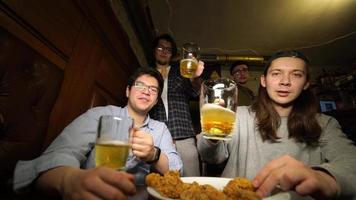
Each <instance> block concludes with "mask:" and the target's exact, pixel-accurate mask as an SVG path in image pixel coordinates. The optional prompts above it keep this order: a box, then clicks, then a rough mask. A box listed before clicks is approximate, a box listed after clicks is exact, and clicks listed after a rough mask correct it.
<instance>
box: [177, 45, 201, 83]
mask: <svg viewBox="0 0 356 200" xmlns="http://www.w3.org/2000/svg"><path fill="white" fill-rule="evenodd" d="M199 49H200V48H199V46H198V45H197V44H196V43H194V42H189V43H185V44H183V46H182V59H181V61H180V74H181V75H182V76H183V77H185V78H193V77H194V74H195V72H196V71H197V68H198V54H199Z"/></svg>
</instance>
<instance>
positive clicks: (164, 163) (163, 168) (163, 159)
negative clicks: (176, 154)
mask: <svg viewBox="0 0 356 200" xmlns="http://www.w3.org/2000/svg"><path fill="white" fill-rule="evenodd" d="M154 167H155V168H156V169H157V170H158V171H159V172H160V173H162V174H164V173H165V172H167V171H168V170H169V164H168V157H167V156H166V155H165V154H164V153H161V155H160V157H159V160H158V161H157V163H156V164H154Z"/></svg>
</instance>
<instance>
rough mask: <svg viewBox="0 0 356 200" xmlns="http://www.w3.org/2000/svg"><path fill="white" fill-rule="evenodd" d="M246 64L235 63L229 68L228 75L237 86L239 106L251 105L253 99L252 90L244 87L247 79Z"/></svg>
mask: <svg viewBox="0 0 356 200" xmlns="http://www.w3.org/2000/svg"><path fill="white" fill-rule="evenodd" d="M248 67H249V66H248V64H247V63H246V62H244V61H236V62H234V63H233V64H232V65H231V67H230V75H231V77H232V79H233V80H234V81H235V82H236V84H237V86H238V100H237V104H238V105H239V106H248V105H251V104H252V102H253V101H254V99H255V95H254V94H253V92H252V90H250V89H249V88H247V87H245V86H244V85H245V84H246V83H247V81H248V78H249V72H248Z"/></svg>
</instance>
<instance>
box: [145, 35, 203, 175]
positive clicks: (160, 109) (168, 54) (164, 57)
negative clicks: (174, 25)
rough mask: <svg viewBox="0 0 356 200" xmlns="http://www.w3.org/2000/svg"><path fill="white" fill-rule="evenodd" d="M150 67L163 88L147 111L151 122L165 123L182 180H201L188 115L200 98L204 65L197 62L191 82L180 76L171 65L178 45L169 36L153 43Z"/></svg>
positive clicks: (177, 69) (162, 36)
mask: <svg viewBox="0 0 356 200" xmlns="http://www.w3.org/2000/svg"><path fill="white" fill-rule="evenodd" d="M152 47H153V55H154V64H153V67H154V68H156V69H157V70H158V71H159V72H161V74H162V76H163V79H164V87H163V92H162V95H161V98H159V100H158V102H157V104H156V105H155V106H154V107H153V108H152V110H151V111H150V116H151V117H152V118H153V119H156V120H159V121H163V122H165V123H166V125H167V127H168V130H169V131H170V133H171V134H172V137H173V139H174V141H175V144H176V147H177V151H178V153H180V155H181V158H182V161H183V176H200V164H199V155H198V151H197V147H196V137H195V136H196V133H195V131H194V128H193V124H192V119H191V115H190V107H189V99H190V98H195V97H198V96H199V89H200V84H201V82H200V79H199V78H198V77H199V76H200V75H201V74H202V72H203V69H204V63H203V62H201V61H199V64H198V65H199V66H198V69H197V71H196V73H195V76H194V78H191V79H188V78H184V77H183V76H181V75H180V69H179V66H178V65H172V64H171V61H172V58H173V57H174V56H175V55H176V53H177V45H176V43H175V41H174V40H173V38H172V37H171V36H170V35H168V34H163V35H160V36H158V37H157V38H156V39H155V40H154V41H153V45H152Z"/></svg>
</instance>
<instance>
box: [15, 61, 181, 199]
mask: <svg viewBox="0 0 356 200" xmlns="http://www.w3.org/2000/svg"><path fill="white" fill-rule="evenodd" d="M162 88H163V79H162V76H161V74H160V73H159V72H158V71H157V70H155V69H152V68H149V67H146V68H139V69H137V70H136V71H135V73H134V74H133V75H132V76H131V77H130V78H129V81H128V85H127V88H126V97H127V98H128V101H127V105H126V107H124V108H121V107H117V106H112V105H109V106H105V107H95V108H92V109H89V110H88V111H87V112H85V113H84V114H82V115H81V116H79V117H78V118H76V119H75V120H74V121H73V122H72V123H71V124H69V125H68V126H67V127H66V128H65V129H64V130H63V131H62V133H61V134H60V135H59V136H58V137H57V138H56V139H55V140H54V141H53V143H52V144H51V145H50V146H49V147H48V148H47V150H46V151H45V152H44V153H43V154H42V155H41V156H40V157H38V158H36V159H34V160H30V161H20V162H18V163H17V165H16V168H15V173H14V190H15V191H16V192H21V191H26V189H27V190H28V189H31V188H32V189H33V188H35V189H36V190H37V191H39V192H41V193H45V194H55V195H61V196H62V197H63V198H64V199H126V198H127V197H126V196H127V195H132V194H134V193H135V190H136V187H135V185H142V184H144V179H145V176H146V175H147V174H148V173H149V172H150V171H151V170H154V171H158V172H160V173H165V172H167V171H168V170H181V168H182V160H181V158H180V157H179V155H178V153H177V151H176V149H175V146H174V144H173V141H172V137H171V134H170V133H169V131H168V129H167V126H166V125H165V124H164V123H162V122H159V121H156V120H153V119H151V118H150V116H149V115H148V111H149V110H150V109H151V108H152V107H153V106H154V105H155V104H156V103H157V101H158V97H159V96H160V95H161V93H162ZM102 115H113V116H118V117H131V118H132V119H133V120H134V127H135V128H134V131H133V133H132V134H131V137H132V138H131V141H130V146H131V149H132V153H130V155H129V157H128V159H127V162H126V167H125V171H126V172H124V171H116V170H114V169H110V168H107V167H95V148H94V147H95V140H96V135H97V129H98V123H99V118H100V116H102ZM32 185H33V186H34V187H31V186H32ZM136 199H137V198H136Z"/></svg>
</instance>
